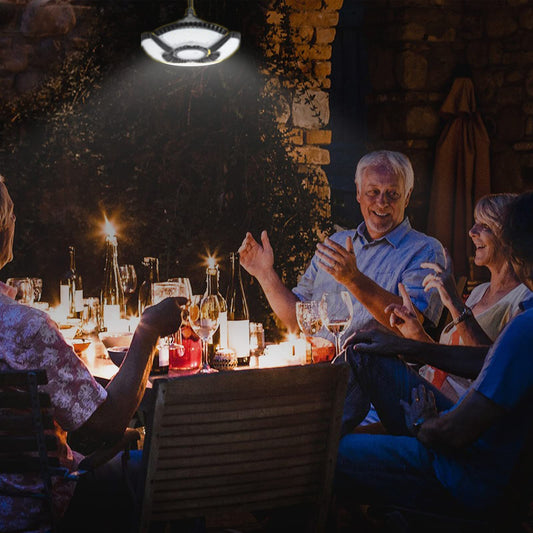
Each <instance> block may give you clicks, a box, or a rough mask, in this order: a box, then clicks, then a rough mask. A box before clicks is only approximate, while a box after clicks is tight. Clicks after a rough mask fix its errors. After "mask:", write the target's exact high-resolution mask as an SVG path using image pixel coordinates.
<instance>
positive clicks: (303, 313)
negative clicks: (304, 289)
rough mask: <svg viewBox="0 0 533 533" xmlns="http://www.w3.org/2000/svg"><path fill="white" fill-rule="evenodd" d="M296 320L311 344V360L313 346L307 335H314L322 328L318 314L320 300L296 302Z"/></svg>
mask: <svg viewBox="0 0 533 533" xmlns="http://www.w3.org/2000/svg"><path fill="white" fill-rule="evenodd" d="M296 320H297V321H298V326H300V330H301V331H302V333H303V334H304V335H305V337H306V339H307V342H308V343H310V344H311V360H312V359H313V353H312V350H313V347H312V343H311V341H310V339H309V337H312V336H313V335H316V334H317V333H318V332H319V331H320V330H321V329H322V326H323V324H322V316H321V314H320V302H319V301H318V300H311V301H309V302H296Z"/></svg>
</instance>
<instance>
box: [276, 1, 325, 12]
mask: <svg viewBox="0 0 533 533" xmlns="http://www.w3.org/2000/svg"><path fill="white" fill-rule="evenodd" d="M285 5H287V6H288V7H290V8H292V9H297V10H299V11H310V10H318V9H320V8H321V7H322V0H285Z"/></svg>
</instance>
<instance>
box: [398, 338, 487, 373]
mask: <svg viewBox="0 0 533 533" xmlns="http://www.w3.org/2000/svg"><path fill="white" fill-rule="evenodd" d="M488 349H489V347H488V346H453V345H444V344H437V343H425V342H418V341H412V340H410V339H403V340H402V344H401V350H402V351H401V354H402V355H403V356H404V357H405V358H406V359H407V360H408V361H412V362H417V363H422V364H427V365H431V366H434V367H436V368H440V369H441V370H444V371H445V372H451V373H452V374H456V375H458V376H463V377H465V378H470V379H473V378H475V377H476V376H477V375H478V374H479V371H480V370H481V367H482V366H483V363H484V361H485V356H486V355H487V352H488Z"/></svg>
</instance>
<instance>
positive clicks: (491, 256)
mask: <svg viewBox="0 0 533 533" xmlns="http://www.w3.org/2000/svg"><path fill="white" fill-rule="evenodd" d="M468 235H470V238H471V239H472V242H473V243H474V247H475V249H476V252H475V255H474V262H475V263H476V265H477V266H485V267H490V266H496V264H497V263H499V262H501V261H502V260H503V251H502V245H501V244H500V242H499V240H498V238H497V237H496V235H494V232H493V231H492V230H491V229H490V227H489V226H488V225H487V224H484V223H483V222H481V221H480V220H479V219H477V218H476V219H475V224H474V225H473V226H472V227H471V228H470V231H469V232H468Z"/></svg>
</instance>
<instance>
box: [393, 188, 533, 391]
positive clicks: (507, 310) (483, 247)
mask: <svg viewBox="0 0 533 533" xmlns="http://www.w3.org/2000/svg"><path fill="white" fill-rule="evenodd" d="M516 196H517V195H515V194H508V193H506V194H489V195H486V196H483V197H482V198H481V199H480V200H479V201H478V202H477V204H476V207H475V210H474V225H473V226H472V228H470V231H469V232H468V233H469V235H470V238H471V239H472V242H473V244H474V246H475V256H474V262H475V264H476V265H477V266H480V267H481V266H483V267H486V268H488V270H489V272H490V281H488V282H486V283H482V284H480V285H478V286H477V287H475V288H474V289H473V290H472V293H471V294H470V295H469V297H468V299H467V300H466V302H463V299H462V297H461V295H460V294H459V292H458V290H457V286H456V285H455V280H454V276H453V268H452V261H451V258H450V256H449V254H448V252H447V251H446V253H445V258H446V263H445V265H439V264H436V263H423V264H422V265H421V266H422V267H424V268H431V269H432V270H433V271H434V273H432V274H428V275H427V276H426V277H425V279H424V281H423V285H424V288H425V290H426V291H429V290H430V289H436V290H438V292H439V295H440V297H441V299H442V303H443V304H444V305H445V306H446V308H447V309H448V310H449V311H450V314H451V317H452V319H453V320H452V322H450V323H449V324H448V325H447V326H446V327H445V328H444V329H443V331H442V333H441V336H440V339H439V342H440V343H441V344H454V345H458V344H463V345H469V346H482V345H490V344H492V343H493V342H494V340H495V339H496V337H497V336H498V335H499V333H500V332H501V330H502V329H503V328H504V326H505V325H506V324H507V323H508V322H509V321H510V320H511V319H512V318H513V317H514V316H515V315H516V314H517V313H518V312H519V311H520V309H519V304H520V303H521V302H522V301H524V300H525V299H527V298H528V297H529V296H531V294H532V293H531V291H530V290H529V289H528V288H527V287H526V286H525V285H524V284H523V283H520V281H519V279H518V277H517V276H516V274H515V272H514V270H513V266H512V264H511V261H510V259H509V257H508V254H507V251H506V247H505V246H504V244H503V242H502V240H501V236H502V230H503V227H502V221H503V220H504V216H505V212H506V209H507V207H508V206H509V205H510V203H511V202H512V201H513V200H514V199H515V198H516ZM400 292H401V294H402V295H403V299H404V305H403V306H397V305H391V306H389V307H387V309H386V311H387V312H390V313H391V317H390V320H391V325H392V326H395V327H397V328H398V329H399V330H400V332H401V333H402V335H403V336H404V337H408V338H411V339H415V340H419V341H422V342H434V341H433V339H431V337H430V336H429V335H428V334H427V333H426V332H425V331H424V329H423V328H422V325H421V324H420V322H418V320H417V319H416V318H415V317H414V316H413V312H412V311H411V310H410V309H409V307H410V305H409V301H408V297H407V295H406V293H405V291H404V290H403V288H402V287H400ZM421 373H422V375H423V376H424V377H425V378H426V379H427V380H428V381H431V382H432V383H433V384H434V385H435V386H437V387H439V388H440V389H441V391H442V392H444V393H445V394H446V395H448V396H449V397H450V398H452V399H454V400H456V399H457V398H458V396H460V395H461V394H462V393H463V392H464V391H465V390H466V388H467V387H468V386H469V384H470V380H467V379H466V378H460V377H458V376H453V375H449V374H446V373H444V372H442V371H440V370H436V369H434V368H433V367H429V366H424V367H422V369H421Z"/></svg>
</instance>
